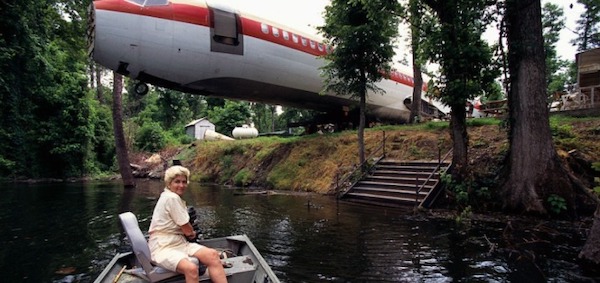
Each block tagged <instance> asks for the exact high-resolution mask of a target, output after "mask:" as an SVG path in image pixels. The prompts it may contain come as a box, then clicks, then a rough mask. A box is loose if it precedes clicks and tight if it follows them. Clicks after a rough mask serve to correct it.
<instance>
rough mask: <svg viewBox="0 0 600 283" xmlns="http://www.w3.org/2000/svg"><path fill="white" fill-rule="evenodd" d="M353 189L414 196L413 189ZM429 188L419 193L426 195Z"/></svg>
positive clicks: (355, 188) (359, 187)
mask: <svg viewBox="0 0 600 283" xmlns="http://www.w3.org/2000/svg"><path fill="white" fill-rule="evenodd" d="M354 190H355V191H361V192H364V191H368V192H371V193H374V194H377V193H380V194H378V195H400V194H401V195H413V196H414V195H415V194H416V192H415V190H396V189H386V188H374V187H363V186H357V187H354ZM430 190H431V188H428V189H425V188H424V189H422V190H421V191H420V192H419V195H423V196H426V195H427V194H428V193H429V191H430ZM413 199H414V197H413Z"/></svg>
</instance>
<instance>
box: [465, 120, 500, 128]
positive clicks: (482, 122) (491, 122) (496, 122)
mask: <svg viewBox="0 0 600 283" xmlns="http://www.w3.org/2000/svg"><path fill="white" fill-rule="evenodd" d="M501 122H502V121H501V120H500V119H497V118H477V119H469V120H467V125H468V126H470V127H480V126H487V125H500V123H501Z"/></svg>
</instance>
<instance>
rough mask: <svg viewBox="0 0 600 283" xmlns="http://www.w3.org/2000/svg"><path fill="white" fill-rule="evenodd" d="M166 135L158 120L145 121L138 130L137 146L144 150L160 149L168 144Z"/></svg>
mask: <svg viewBox="0 0 600 283" xmlns="http://www.w3.org/2000/svg"><path fill="white" fill-rule="evenodd" d="M166 144H167V142H166V137H165V135H164V133H163V129H162V127H161V126H160V124H158V123H156V122H148V123H145V124H144V125H143V126H142V127H140V129H139V130H138V132H137V134H136V138H135V146H136V147H137V148H138V149H139V150H143V151H151V152H155V151H159V150H161V149H162V148H164V147H165V146H166Z"/></svg>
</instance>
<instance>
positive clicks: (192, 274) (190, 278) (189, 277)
mask: <svg viewBox="0 0 600 283" xmlns="http://www.w3.org/2000/svg"><path fill="white" fill-rule="evenodd" d="M177 272H179V273H183V275H185V282H186V283H198V278H199V275H198V265H196V264H195V263H193V262H191V261H189V260H188V259H186V258H184V259H182V260H180V261H179V263H178V264H177Z"/></svg>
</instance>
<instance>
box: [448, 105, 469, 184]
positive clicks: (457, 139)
mask: <svg viewBox="0 0 600 283" xmlns="http://www.w3.org/2000/svg"><path fill="white" fill-rule="evenodd" d="M450 108H451V111H452V112H451V113H450V137H451V138H452V167H453V169H452V176H453V177H454V179H456V180H457V181H459V182H461V181H462V180H464V178H465V177H466V176H467V172H468V170H467V166H468V158H467V157H468V148H467V145H468V144H469V137H468V134H467V118H466V114H467V111H466V110H465V106H464V105H452V106H451V107H450Z"/></svg>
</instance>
